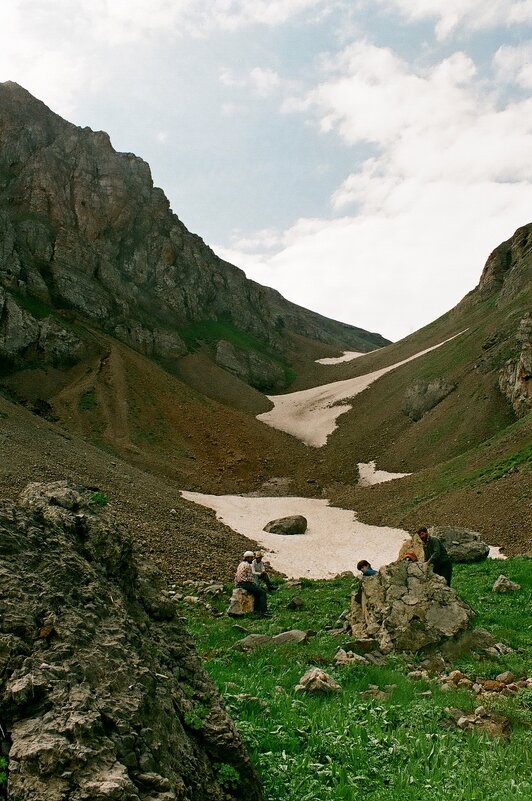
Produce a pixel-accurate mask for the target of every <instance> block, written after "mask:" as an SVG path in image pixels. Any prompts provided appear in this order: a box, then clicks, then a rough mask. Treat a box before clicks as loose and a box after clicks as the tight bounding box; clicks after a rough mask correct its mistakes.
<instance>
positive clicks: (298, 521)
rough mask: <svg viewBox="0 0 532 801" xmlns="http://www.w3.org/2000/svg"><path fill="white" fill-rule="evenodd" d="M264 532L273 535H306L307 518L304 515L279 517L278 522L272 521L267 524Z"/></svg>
mask: <svg viewBox="0 0 532 801" xmlns="http://www.w3.org/2000/svg"><path fill="white" fill-rule="evenodd" d="M262 530H263V531H268V532H270V533H271V534H296V535H297V534H304V533H305V531H306V530H307V518H306V517H303V515H290V516H289V517H279V518H278V519H277V520H270V522H269V523H266V525H265V526H264V528H263V529H262Z"/></svg>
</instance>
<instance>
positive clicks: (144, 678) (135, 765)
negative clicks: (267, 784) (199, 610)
mask: <svg viewBox="0 0 532 801" xmlns="http://www.w3.org/2000/svg"><path fill="white" fill-rule="evenodd" d="M103 500H104V499H103ZM98 501H100V502H101V501H102V498H101V496H100V495H98V494H95V493H93V492H91V491H90V490H86V489H83V488H80V487H75V486H72V485H69V484H67V483H66V482H56V483H53V484H31V485H29V486H28V487H27V489H26V490H25V491H24V492H23V493H22V495H21V497H20V499H19V502H18V503H17V504H14V503H3V504H2V505H0V563H1V566H0V571H1V574H2V594H1V597H0V725H1V729H0V732H3V734H4V741H3V743H2V745H3V748H4V751H7V750H8V749H9V753H8V759H9V766H8V767H9V776H8V791H9V798H13V799H15V798H16V799H17V801H30V800H31V801H43V799H46V801H67V799H68V801H95V800H96V799H102V800H103V799H113V801H172V800H173V799H176V800H177V799H180V800H181V799H182V800H183V801H184V800H185V799H186V801H204V799H207V798H208V799H212V801H222V799H223V800H224V801H229V799H233V798H235V799H236V798H240V799H242V798H245V799H250V800H251V799H257V801H260V800H261V799H262V798H263V794H262V790H261V787H260V783H259V780H258V777H257V775H256V773H255V771H254V769H253V766H252V765H251V763H250V760H249V757H248V755H247V753H246V751H245V749H244V747H243V744H242V740H241V738H240V735H239V734H238V732H237V731H236V729H235V727H234V725H233V723H232V721H231V719H230V718H229V716H228V715H227V713H226V712H225V710H224V707H223V702H222V701H221V699H220V698H219V697H218V695H217V693H216V690H215V688H214V685H213V684H212V682H211V680H210V679H209V677H208V676H207V674H206V673H205V671H204V670H203V668H202V666H201V664H200V660H199V658H198V656H197V654H196V653H195V651H194V648H193V644H192V641H191V640H190V638H189V636H188V635H187V634H186V632H185V631H184V630H183V627H182V625H181V623H180V622H179V620H178V619H177V618H176V614H175V610H174V606H173V604H172V603H171V602H170V601H168V600H165V599H163V597H162V596H161V595H160V592H159V581H160V578H159V576H158V575H157V574H155V572H154V571H151V570H148V569H146V568H144V569H142V568H141V567H140V566H138V565H137V564H136V563H135V560H134V558H133V555H132V546H131V541H130V539H129V535H128V533H127V531H125V529H124V528H123V526H122V525H121V524H120V523H119V521H118V520H117V519H116V518H115V516H114V514H113V513H112V512H111V511H110V510H109V509H108V508H103V507H102V506H100V505H99V504H98ZM0 739H1V738H0Z"/></svg>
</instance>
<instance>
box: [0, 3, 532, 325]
mask: <svg viewBox="0 0 532 801" xmlns="http://www.w3.org/2000/svg"><path fill="white" fill-rule="evenodd" d="M0 80H2V81H5V80H13V81H17V82H18V83H20V84H21V85H22V86H24V87H25V88H26V89H28V90H29V91H30V92H32V93H33V94H34V95H36V96H37V97H38V98H39V99H41V100H43V101H44V102H45V103H46V104H47V105H49V106H50V107H51V108H52V109H53V110H54V111H56V112H57V113H59V114H61V116H63V117H65V118H67V119H69V120H70V121H71V122H74V123H76V124H78V125H83V126H85V125H88V126H90V127H91V128H93V129H95V130H99V129H102V130H105V131H107V132H108V133H109V134H110V136H111V141H112V143H113V145H114V147H115V148H116V149H117V150H123V151H131V152H134V153H136V154H137V155H139V156H141V157H142V158H144V159H145V160H146V161H147V162H148V163H149V164H150V166H151V169H152V174H153V178H154V182H155V184H156V185H158V186H160V187H162V188H163V190H164V191H165V193H166V194H167V196H168V197H169V199H170V202H171V205H172V208H173V210H174V211H175V212H176V214H178V216H179V217H180V218H181V220H182V221H183V222H184V223H185V225H186V226H187V227H188V228H189V229H190V230H191V231H194V232H195V233H198V234H200V236H202V237H203V239H204V240H205V241H206V242H207V243H208V244H209V245H211V246H212V247H213V248H214V250H215V251H216V252H217V253H218V254H219V255H221V256H223V257H224V258H226V259H227V260H229V261H231V262H233V263H234V264H237V265H238V266H239V267H241V268H242V269H244V270H245V272H246V274H247V275H248V276H249V277H250V278H253V279H255V280H257V281H260V282H261V283H263V284H267V285H269V286H273V287H275V288H277V289H279V290H280V291H281V292H282V293H283V294H284V295H285V296H286V297H287V298H289V299H290V300H293V301H295V302H297V303H299V304H301V305H303V306H307V307H308V308H311V309H314V310H315V311H319V312H321V313H322V314H325V315H327V316H329V317H334V318H336V319H339V320H343V321H345V322H349V323H353V324H355V325H360V326H362V327H363V328H366V329H369V330H371V331H378V332H380V333H382V334H384V335H385V336H387V337H389V338H390V339H399V338H400V337H402V336H405V335H407V334H409V333H411V332H412V331H414V330H416V329H417V328H419V327H421V326H422V325H424V324H425V323H427V322H430V321H431V320H433V319H434V318H436V317H438V316H439V315H440V314H442V313H443V312H445V311H447V310H448V309H449V308H451V307H452V306H454V305H455V304H456V303H457V302H458V300H460V299H461V298H462V297H463V295H464V294H465V293H466V292H468V291H469V290H470V289H472V288H473V287H474V286H475V285H476V283H477V282H478V279H479V276H480V273H481V270H482V267H483V264H484V262H485V260H486V258H487V257H488V255H489V253H490V251H491V250H492V249H493V248H494V247H496V246H497V245H498V244H499V243H500V242H501V241H503V240H504V239H507V238H508V237H510V236H511V235H512V233H513V232H514V230H515V229H516V228H517V227H519V226H520V225H524V224H525V223H528V222H532V99H531V90H532V0H439V1H437V0H269V1H268V0H1V2H0Z"/></svg>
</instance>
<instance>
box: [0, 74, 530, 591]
mask: <svg viewBox="0 0 532 801" xmlns="http://www.w3.org/2000/svg"><path fill="white" fill-rule="evenodd" d="M0 95H1V99H2V103H1V104H0V393H1V394H0V457H1V459H0V490H1V492H2V494H3V496H4V497H11V498H12V497H14V494H16V492H18V491H20V490H21V489H22V488H23V487H24V486H25V485H26V483H27V482H28V481H38V480H43V479H46V480H57V479H62V478H69V479H71V480H73V481H75V482H81V483H84V484H87V485H91V486H97V487H99V488H100V489H101V491H102V492H104V493H105V494H106V496H107V497H108V499H109V505H110V507H111V508H113V509H114V510H116V511H117V512H119V513H120V514H121V515H123V517H124V519H125V520H126V521H127V522H128V524H129V525H130V526H131V530H132V531H133V533H134V536H135V539H136V542H137V545H138V548H139V549H140V552H141V553H142V554H143V555H145V556H148V557H150V558H152V559H154V560H155V561H156V562H157V563H158V564H159V566H160V567H161V568H162V569H163V570H165V571H166V573H167V575H168V576H169V577H172V578H184V577H190V576H194V577H198V578H203V577H205V573H206V571H207V572H208V573H209V574H210V575H212V577H213V578H215V579H229V578H231V576H232V574H233V569H234V565H235V563H236V562H237V561H238V559H239V557H240V555H241V552H242V550H243V549H245V547H246V545H247V544H248V541H247V540H244V538H242V537H240V536H239V535H237V534H235V533H234V532H232V531H231V530H230V529H228V528H227V527H225V526H223V525H221V524H220V523H219V522H217V521H216V520H215V519H214V517H213V516H212V515H211V514H210V513H209V512H207V511H205V510H204V509H200V508H198V507H194V506H192V505H191V504H189V503H186V502H184V501H183V500H182V499H181V498H180V496H179V490H181V489H193V490H201V491H205V492H213V493H218V494H223V493H242V492H250V491H254V492H261V491H263V492H274V493H279V492H282V493H286V494H291V495H303V496H312V497H326V498H330V499H331V500H332V502H333V503H335V504H338V505H343V506H346V507H347V508H352V509H356V510H357V512H358V513H359V516H360V517H361V519H362V520H364V521H366V522H370V523H375V524H386V525H400V526H403V527H406V528H410V529H412V528H415V527H417V526H418V525H419V524H420V523H425V524H428V525H430V524H438V525H458V526H465V527H468V528H471V529H474V530H476V531H479V532H480V533H481V534H482V536H483V538H484V539H485V540H486V541H488V542H490V543H491V544H495V543H497V544H500V545H503V546H504V547H505V549H506V552H507V553H508V554H514V553H530V552H531V550H532V543H531V532H532V519H531V515H532V508H531V500H532V499H531V489H530V487H531V485H532V481H531V469H532V468H531V464H532V461H531V459H532V457H531V454H530V450H529V449H530V441H531V440H532V432H531V425H532V424H531V422H530V411H529V409H530V405H529V403H530V386H529V385H530V326H529V324H528V323H527V322H526V320H527V319H529V318H527V317H526V313H527V311H528V310H529V309H530V308H531V307H532V258H531V255H530V254H531V250H530V247H529V241H530V237H531V236H532V226H530V225H529V226H524V227H523V228H522V229H519V231H517V232H516V234H515V235H514V236H513V237H512V238H511V239H509V240H508V241H507V242H505V243H503V244H502V245H501V246H500V247H499V248H497V249H496V250H495V251H494V253H493V254H492V255H491V256H490V258H489V259H488V261H487V264H486V267H485V269H484V271H483V273H482V276H481V280H480V283H479V286H478V287H477V288H476V290H474V291H473V292H471V293H470V294H469V295H468V296H467V297H466V298H464V300H463V301H462V302H461V303H460V304H459V305H458V306H457V307H456V308H455V309H453V310H451V311H450V312H448V313H447V314H446V315H444V316H443V317H442V318H440V319H439V320H436V321H435V322H434V323H432V324H430V325H429V326H426V327H425V328H424V329H422V330H420V331H418V332H416V333H415V334H412V335H411V336H410V337H408V338H406V339H405V340H402V341H401V342H399V343H396V344H394V345H390V346H388V347H386V348H380V349H376V350H373V351H372V352H370V353H367V354H366V355H365V356H364V357H363V358H362V359H357V360H355V361H354V362H350V363H344V364H339V365H336V366H327V367H326V366H323V365H319V364H316V363H315V362H314V360H315V359H317V358H320V357H322V356H330V355H335V354H336V353H340V352H341V351H342V350H343V349H356V350H369V349H371V348H375V347H376V346H377V345H380V344H383V340H382V338H379V337H378V336H374V335H368V334H367V332H361V331H360V329H356V328H353V327H350V326H344V325H342V324H340V323H335V322H334V321H328V320H325V319H324V318H321V317H320V316H319V315H315V314H313V313H311V312H307V311H305V310H302V309H300V308H299V307H296V306H294V305H293V304H288V303H287V301H284V300H283V299H282V298H281V297H280V296H279V295H278V294H277V293H275V292H273V291H272V290H268V289H266V288H264V287H259V286H258V285H256V284H253V283H252V282H248V281H246V279H245V277H244V275H243V273H242V272H241V271H240V270H238V269H237V268H236V267H233V266H232V265H229V264H227V263H225V262H223V261H221V260H220V259H218V258H217V257H216V256H215V254H214V253H212V251H211V250H210V249H209V248H208V247H207V246H206V245H205V244H204V243H203V242H202V240H201V239H199V237H196V236H194V235H193V234H190V233H189V232H188V231H187V230H186V229H185V227H184V226H183V224H182V223H181V222H180V221H179V219H178V218H177V217H176V215H175V214H173V213H172V212H171V211H170V209H169V208H168V203H167V201H166V199H165V198H164V195H163V194H162V192H161V190H158V189H155V188H154V187H153V186H152V183H151V177H150V174H149V168H148V166H147V165H146V164H145V163H144V162H143V161H142V160H141V159H138V158H137V157H135V156H132V155H131V154H119V153H116V152H115V151H114V150H113V148H112V147H111V145H110V143H109V140H108V137H107V136H106V135H105V134H103V133H94V132H93V131H91V130H89V129H83V130H82V129H79V128H76V127H75V126H72V125H70V124H69V123H67V122H65V121H64V120H62V119H61V118H59V117H58V116H57V115H55V114H53V113H52V112H51V111H50V110H49V109H47V108H46V107H45V106H44V105H43V104H41V103H39V101H37V100H35V98H32V97H31V95H29V94H28V93H27V92H25V91H24V90H23V89H21V88H20V87H18V86H16V85H14V84H3V85H1V86H0ZM479 272H480V270H479ZM460 331H463V332H464V333H463V334H461V336H459V337H457V338H456V339H455V340H453V341H452V342H451V343H448V345H446V346H445V348H441V349H439V350H436V351H434V352H433V353H431V354H430V355H428V356H425V357H423V358H422V359H420V360H416V361H414V362H411V363H409V364H407V365H405V366H403V367H402V368H401V369H400V370H397V371H394V372H392V373H390V374H388V375H386V376H383V377H382V378H381V379H380V380H378V381H377V382H375V383H374V384H373V385H371V386H370V387H369V388H368V389H367V390H366V391H364V392H363V393H361V394H360V395H358V396H357V397H356V398H354V399H353V400H352V401H351V405H352V409H351V411H350V412H348V413H346V414H344V415H342V417H341V418H340V423H339V427H338V429H337V430H336V431H335V432H334V433H333V434H332V435H331V436H330V437H329V439H328V442H327V445H326V446H325V447H323V448H319V449H317V448H310V447H307V446H305V445H303V444H302V443H301V442H300V441H299V440H297V439H294V438H293V437H291V436H289V435H287V434H283V433H282V432H279V431H276V430H275V429H272V428H269V427H267V426H265V425H263V424H262V423H260V422H258V421H257V420H256V419H255V415H256V414H258V413H261V412H263V411H265V410H267V409H268V408H269V406H270V405H271V404H270V401H269V400H268V398H267V397H266V396H265V394H264V393H263V391H260V390H265V389H266V388H267V387H270V388H271V386H272V385H273V386H277V387H278V388H280V387H281V386H283V385H284V384H285V383H286V381H288V380H292V384H291V389H301V388H304V387H308V386H312V385H316V384H324V383H328V382H331V381H334V380H341V379H345V378H350V377H352V376H357V375H362V374H365V373H369V372H371V371H373V370H376V369H379V368H381V367H385V366H387V365H390V364H393V363H395V362H397V361H400V360H401V359H404V358H407V357H409V356H411V355H413V354H414V353H416V352H418V351H420V350H422V349H424V348H427V347H430V346H432V345H434V344H437V343H438V342H441V341H443V340H444V339H447V338H448V337H450V336H453V335H455V334H457V333H458V332H460ZM281 375H282V380H281ZM251 383H252V384H254V385H255V386H251V385H250V384H251ZM268 391H270V390H268ZM527 449H528V450H527ZM373 459H375V460H377V463H378V467H379V468H380V469H385V470H392V471H397V472H412V473H413V475H412V476H411V477H409V478H406V479H402V480H401V481H395V482H392V483H391V484H383V485H380V486H376V487H367V488H361V487H358V486H357V479H358V470H357V463H358V462H366V461H370V460H373ZM279 488H281V489H279Z"/></svg>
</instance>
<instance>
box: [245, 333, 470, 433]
mask: <svg viewBox="0 0 532 801" xmlns="http://www.w3.org/2000/svg"><path fill="white" fill-rule="evenodd" d="M463 333H464V332H463V331H461V332H460V333H458V334H455V335H454V336H452V337H449V339H446V340H444V342H440V343H438V344H437V345H433V346H432V347H431V348H426V349H425V350H422V351H420V352H419V353H415V354H414V355H413V356H410V357H409V358H408V359H403V361H400V362H396V363H395V364H391V365H389V366H388V367H383V368H381V369H380V370H375V371H374V372H373V373H367V374H366V375H360V376H356V378H347V379H345V380H344V381H333V382H332V383H331V384H322V385H321V386H319V387H311V388H310V389H303V390H300V391H299V392H290V393H288V394H287V395H268V398H269V400H271V402H272V403H273V404H274V406H273V409H270V411H268V412H264V413H263V414H259V415H257V420H261V421H262V422H263V423H266V425H269V426H272V428H278V429H279V430H280V431H286V433H287V434H291V435H292V436H294V437H297V438H298V439H300V440H302V441H303V442H304V443H305V444H306V445H311V446H313V447H314V448H321V447H322V446H323V445H326V444H327V437H328V436H329V434H332V432H333V431H334V430H335V428H337V424H336V419H337V418H338V417H339V416H340V415H341V414H345V412H348V411H349V409H351V405H350V404H347V403H343V404H341V403H340V401H343V400H347V399H348V398H354V397H355V395H358V394H359V393H360V392H363V391H364V390H365V389H367V388H368V387H369V386H370V385H371V384H373V382H374V381H376V380H377V379H378V378H380V377H381V376H383V375H386V373H390V372H391V371H392V370H396V369H397V368H398V367H401V366H402V365H403V364H407V363H408V362H411V361H413V360H414V359H419V357H420V356H424V355H425V353H430V352H431V351H433V350H436V348H441V347H442V345H445V344H446V343H447V342H450V341H451V340H452V339H455V338H456V337H458V336H460V334H463Z"/></svg>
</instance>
